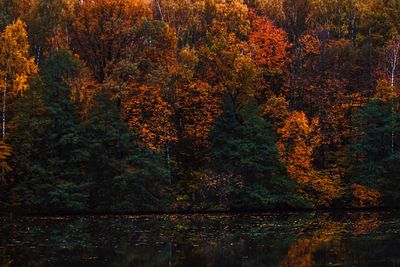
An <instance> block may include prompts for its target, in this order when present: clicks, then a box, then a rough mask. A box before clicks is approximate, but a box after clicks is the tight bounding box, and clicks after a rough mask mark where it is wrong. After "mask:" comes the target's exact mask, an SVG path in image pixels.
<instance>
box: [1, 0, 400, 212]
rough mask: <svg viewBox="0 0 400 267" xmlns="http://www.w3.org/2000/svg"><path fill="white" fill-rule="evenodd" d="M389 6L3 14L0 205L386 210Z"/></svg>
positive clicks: (54, 4) (391, 146)
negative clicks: (383, 207) (367, 208)
mask: <svg viewBox="0 0 400 267" xmlns="http://www.w3.org/2000/svg"><path fill="white" fill-rule="evenodd" d="M399 19H400V2H399V1H397V0H389V1H383V0H299V1H293V0H262V1H259V0H168V1H166V0H128V1H126V0H84V1H80V0H24V1H22V0H13V1H6V0H0V89H1V92H2V101H1V102H2V103H1V106H2V139H1V141H0V167H1V176H0V184H1V185H0V192H1V195H0V201H1V202H0V208H1V209H2V210H12V211H25V212H26V211H28V212H88V211H96V212H110V211H112V212H139V211H189V210H200V209H202V210H255V209H257V210H260V209H269V208H311V207H313V208H318V207H377V206H396V205H397V203H398V200H399V198H400V193H399V192H400V183H399V182H400V171H399V170H398V169H397V164H399V163H400V154H399V153H400V145H399V144H400V94H399V92H400V84H399V80H400V79H399V76H400V75H399V74H400V72H399V68H400V35H399V32H400V27H399V25H400V24H398V21H399Z"/></svg>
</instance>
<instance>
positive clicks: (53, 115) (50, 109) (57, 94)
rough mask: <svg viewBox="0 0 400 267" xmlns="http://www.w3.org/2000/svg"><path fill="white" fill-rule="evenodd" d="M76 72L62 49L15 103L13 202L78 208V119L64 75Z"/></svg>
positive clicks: (81, 187)
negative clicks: (29, 90)
mask: <svg viewBox="0 0 400 267" xmlns="http://www.w3.org/2000/svg"><path fill="white" fill-rule="evenodd" d="M78 72H79V66H78V63H77V61H76V60H75V59H74V58H73V57H72V56H71V55H70V54H68V53H67V52H64V51H59V52H53V53H52V54H51V55H50V56H49V58H48V61H47V63H46V66H45V67H44V69H43V71H42V73H41V75H42V81H37V82H36V83H35V84H34V85H33V86H32V92H30V93H29V94H28V95H27V96H26V97H24V98H23V99H21V101H19V102H18V103H17V104H16V107H15V117H14V119H13V121H12V123H13V125H14V128H13V132H12V134H11V135H10V136H11V138H10V139H11V140H10V143H11V144H12V147H13V149H14V154H13V162H14V171H15V173H16V174H17V178H18V180H17V185H16V187H15V188H14V190H13V192H14V196H15V201H16V203H15V204H17V205H20V206H21V207H23V208H35V210H39V211H49V210H50V211H82V210H85V209H86V207H87V203H86V200H87V193H86V192H85V190H86V186H87V184H86V183H85V181H84V180H82V178H81V175H80V162H81V158H82V152H83V151H82V149H81V147H82V146H81V145H82V144H81V139H80V133H79V118H78V116H77V114H76V112H75V110H74V108H73V105H72V104H71V102H70V90H69V86H68V82H67V81H68V79H72V78H73V77H74V76H76V75H77V73H78Z"/></svg>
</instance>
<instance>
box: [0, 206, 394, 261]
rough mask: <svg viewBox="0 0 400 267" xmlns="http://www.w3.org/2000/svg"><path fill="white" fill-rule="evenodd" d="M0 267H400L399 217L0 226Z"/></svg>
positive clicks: (62, 221)
mask: <svg viewBox="0 0 400 267" xmlns="http://www.w3.org/2000/svg"><path fill="white" fill-rule="evenodd" d="M0 223H1V224H0V266H121V267H124V266H188V267H197V266H255V267H258V266H400V213H398V212H380V213H376V212H345V213H285V214H283V213H266V214H247V215H179V216H178V215H177V216H93V217H40V218H37V217H24V218H13V219H10V218H0Z"/></svg>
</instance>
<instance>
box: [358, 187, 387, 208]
mask: <svg viewBox="0 0 400 267" xmlns="http://www.w3.org/2000/svg"><path fill="white" fill-rule="evenodd" d="M351 188H352V190H353V197H354V200H353V203H352V204H353V205H354V206H356V207H371V206H378V205H379V204H380V198H381V193H379V192H378V191H377V190H374V189H371V188H368V187H366V186H363V185H360V184H353V185H352V186H351Z"/></svg>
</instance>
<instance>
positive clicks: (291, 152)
mask: <svg viewBox="0 0 400 267" xmlns="http://www.w3.org/2000/svg"><path fill="white" fill-rule="evenodd" d="M278 133H279V135H280V138H279V140H278V143H277V146H278V149H279V151H280V156H281V161H282V163H284V164H285V165H286V170H287V172H288V175H289V177H290V178H291V179H293V180H295V181H296V182H297V183H298V184H299V185H300V186H301V190H300V191H301V192H302V193H303V194H304V195H305V197H306V198H309V199H313V200H314V201H315V202H316V203H317V204H318V205H320V206H328V205H329V204H330V202H331V201H332V200H333V199H335V198H338V197H340V196H341V195H342V194H343V192H344V190H343V188H342V186H341V185H340V178H341V177H340V176H338V175H337V174H336V175H335V174H334V173H329V172H325V173H324V172H321V171H317V170H315V169H314V168H313V165H312V161H313V153H314V150H315V149H316V148H317V147H318V146H319V144H320V133H319V126H318V119H313V120H312V121H311V122H310V121H309V120H308V119H307V117H306V115H305V114H304V113H303V112H301V111H294V112H292V113H291V114H290V115H289V116H288V117H287V118H286V119H285V120H284V122H283V126H282V127H281V128H279V129H278ZM310 190H311V191H312V192H313V194H310V193H309V191H310Z"/></svg>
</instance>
